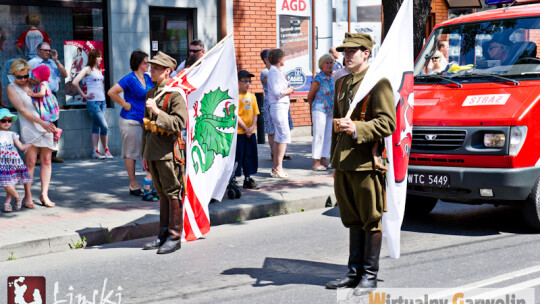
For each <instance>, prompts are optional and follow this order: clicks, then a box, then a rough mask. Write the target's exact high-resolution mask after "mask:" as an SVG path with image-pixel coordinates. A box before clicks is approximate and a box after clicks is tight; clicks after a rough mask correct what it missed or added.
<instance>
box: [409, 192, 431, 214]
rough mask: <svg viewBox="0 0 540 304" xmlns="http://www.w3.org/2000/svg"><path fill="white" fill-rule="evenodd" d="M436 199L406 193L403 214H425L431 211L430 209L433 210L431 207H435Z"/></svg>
mask: <svg viewBox="0 0 540 304" xmlns="http://www.w3.org/2000/svg"><path fill="white" fill-rule="evenodd" d="M437 201H438V199H437V198H432V197H424V196H416V195H407V201H406V203H405V216H408V217H422V216H426V215H428V214H429V213H430V212H431V210H433V208H435V205H437Z"/></svg>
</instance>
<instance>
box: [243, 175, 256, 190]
mask: <svg viewBox="0 0 540 304" xmlns="http://www.w3.org/2000/svg"><path fill="white" fill-rule="evenodd" d="M243 187H244V188H246V189H253V190H259V185H257V182H256V181H255V180H254V179H253V178H251V177H247V178H246V179H245V180H244V186H243Z"/></svg>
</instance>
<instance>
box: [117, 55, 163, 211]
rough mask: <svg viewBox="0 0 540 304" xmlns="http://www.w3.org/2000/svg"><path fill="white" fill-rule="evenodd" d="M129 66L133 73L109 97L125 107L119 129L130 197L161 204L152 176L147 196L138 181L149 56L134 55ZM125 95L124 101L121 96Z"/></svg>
mask: <svg viewBox="0 0 540 304" xmlns="http://www.w3.org/2000/svg"><path fill="white" fill-rule="evenodd" d="M129 65H130V67H131V70H132V71H133V72H131V73H129V74H128V75H126V76H124V78H122V79H120V81H119V82H118V83H117V84H115V85H114V86H113V87H112V88H111V89H110V90H109V92H108V93H107V94H108V95H109V97H111V99H112V100H113V101H114V102H116V103H117V104H119V105H120V106H122V111H121V112H120V118H119V121H118V126H119V127H120V133H121V134H122V157H123V158H125V163H126V170H127V173H128V176H129V193H130V194H131V195H135V196H142V197H143V199H144V200H146V201H154V200H157V199H158V198H157V194H156V193H154V192H153V191H151V186H152V176H151V175H150V173H148V172H147V174H146V177H145V178H144V192H143V191H141V188H140V187H139V184H138V183H137V179H136V177H135V161H136V160H137V159H141V157H142V155H141V146H142V131H143V116H144V108H145V104H146V92H148V91H149V90H150V89H151V88H152V87H153V84H152V79H151V78H150V76H149V75H148V74H146V72H147V71H148V54H146V53H145V52H143V51H141V50H135V51H133V52H132V53H131V58H130V59H129ZM122 92H124V98H122V97H120V93H122Z"/></svg>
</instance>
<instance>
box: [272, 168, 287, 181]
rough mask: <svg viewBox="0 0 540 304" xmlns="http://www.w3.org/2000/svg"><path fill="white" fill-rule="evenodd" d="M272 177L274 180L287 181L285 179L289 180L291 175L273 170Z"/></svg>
mask: <svg viewBox="0 0 540 304" xmlns="http://www.w3.org/2000/svg"><path fill="white" fill-rule="evenodd" d="M270 175H271V176H272V177H274V178H282V179H285V178H289V174H287V173H280V172H278V171H277V170H276V169H272V172H271V173H270Z"/></svg>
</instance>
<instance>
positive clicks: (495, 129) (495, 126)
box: [407, 4, 540, 229]
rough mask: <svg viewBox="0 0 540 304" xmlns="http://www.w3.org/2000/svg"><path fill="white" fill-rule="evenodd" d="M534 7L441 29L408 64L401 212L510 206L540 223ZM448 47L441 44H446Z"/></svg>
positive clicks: (539, 7)
mask: <svg viewBox="0 0 540 304" xmlns="http://www.w3.org/2000/svg"><path fill="white" fill-rule="evenodd" d="M538 46H540V4H528V5H520V6H510V7H504V8H500V9H494V10H490V11H484V12H480V13H475V14H471V15H466V16H462V17H459V18H455V19H451V20H448V21H446V22H443V23H441V24H439V25H437V26H436V27H435V28H434V30H433V32H432V34H431V35H430V37H429V38H428V40H427V42H426V44H425V46H424V48H423V50H422V52H421V53H420V55H419V57H418V58H417V61H416V64H415V68H414V76H415V77H414V78H415V81H414V82H415V86H414V127H413V139H412V146H411V151H410V165H409V172H408V192H407V213H408V214H409V215H422V214H427V213H429V212H430V211H431V210H432V209H433V208H434V207H435V204H436V203H437V201H438V199H441V200H443V201H446V202H457V203H467V204H484V203H488V204H494V205H516V204H519V205H520V206H521V207H522V210H523V216H524V219H525V222H526V223H527V224H528V225H529V226H530V227H533V228H534V229H540V58H539V54H538V53H537V49H538ZM445 48H446V50H445Z"/></svg>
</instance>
